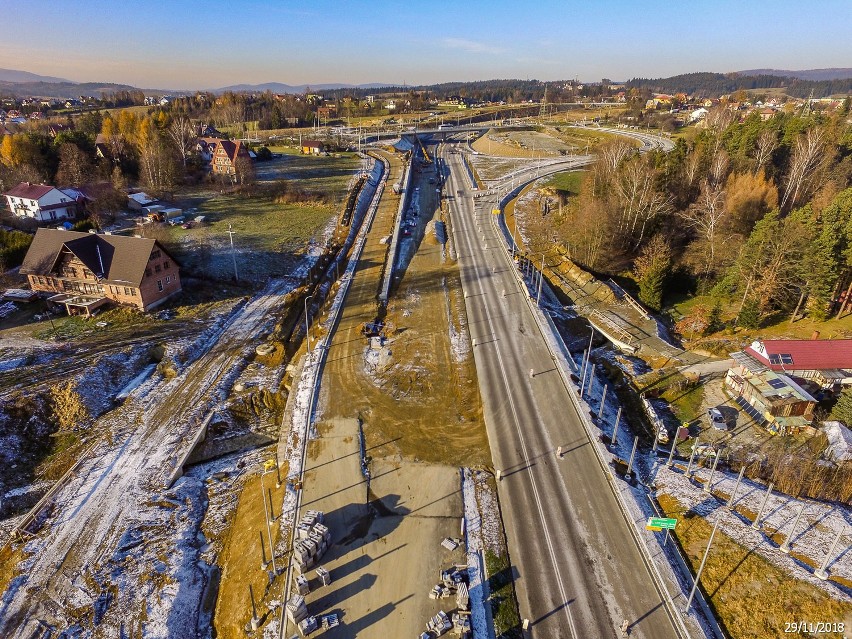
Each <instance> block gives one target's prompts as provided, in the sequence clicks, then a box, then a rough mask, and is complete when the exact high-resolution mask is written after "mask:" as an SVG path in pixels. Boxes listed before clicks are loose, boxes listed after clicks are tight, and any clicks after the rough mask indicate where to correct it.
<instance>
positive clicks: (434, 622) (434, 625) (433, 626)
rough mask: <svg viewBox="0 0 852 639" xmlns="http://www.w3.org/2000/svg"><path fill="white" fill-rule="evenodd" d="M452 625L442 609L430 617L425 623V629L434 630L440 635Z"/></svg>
mask: <svg viewBox="0 0 852 639" xmlns="http://www.w3.org/2000/svg"><path fill="white" fill-rule="evenodd" d="M452 627H453V624H452V622H451V621H450V618H449V617H448V616H447V613H446V612H444V611H443V610H441V611H439V612H438V614H437V615H435V616H434V617H432V618H431V619H430V620H429V622H428V623H427V624H426V629H427V630H430V631H431V632H434V633H435V635H436V636H438V637H440V636H441V635H443V634H444V633H445V632H447V631H448V630H450V629H451V628H452Z"/></svg>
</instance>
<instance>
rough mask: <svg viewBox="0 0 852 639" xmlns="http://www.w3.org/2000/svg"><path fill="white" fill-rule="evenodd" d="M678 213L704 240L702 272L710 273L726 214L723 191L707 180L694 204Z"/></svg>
mask: <svg viewBox="0 0 852 639" xmlns="http://www.w3.org/2000/svg"><path fill="white" fill-rule="evenodd" d="M678 215H679V216H680V217H681V218H682V219H683V220H684V221H685V222H686V224H687V226H689V227H690V228H693V229H695V230H696V231H697V232H698V233H699V234H700V235H701V236H702V237H703V238H704V240H706V246H707V256H706V259H705V262H704V264H705V266H704V274H705V275H708V274H710V273H712V272H713V270H714V269H715V267H716V245H717V243H718V242H719V241H720V237H719V235H720V232H721V229H722V226H723V223H724V219H725V217H726V215H727V210H726V208H725V191H724V190H722V189H721V188H718V187H714V186H713V185H712V184H711V183H710V181H709V180H708V181H705V183H704V185H703V186H702V188H701V193H700V194H699V196H698V199H697V200H696V202H695V204H693V205H692V206H691V207H689V208H688V209H687V210H686V211H683V212H679V213H678Z"/></svg>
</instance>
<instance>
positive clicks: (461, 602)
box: [456, 582, 470, 610]
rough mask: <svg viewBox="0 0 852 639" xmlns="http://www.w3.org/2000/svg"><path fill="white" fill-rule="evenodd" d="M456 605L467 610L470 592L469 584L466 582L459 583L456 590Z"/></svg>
mask: <svg viewBox="0 0 852 639" xmlns="http://www.w3.org/2000/svg"><path fill="white" fill-rule="evenodd" d="M456 605H457V606H458V607H459V608H460V609H462V610H467V607H468V605H470V593H469V592H468V590H467V584H466V583H464V582H462V583H460V584H459V588H458V590H457V591H456Z"/></svg>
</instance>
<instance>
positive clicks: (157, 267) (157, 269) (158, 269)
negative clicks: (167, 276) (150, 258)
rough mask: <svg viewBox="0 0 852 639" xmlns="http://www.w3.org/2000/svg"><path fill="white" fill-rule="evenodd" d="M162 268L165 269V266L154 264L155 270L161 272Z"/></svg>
mask: <svg viewBox="0 0 852 639" xmlns="http://www.w3.org/2000/svg"><path fill="white" fill-rule="evenodd" d="M162 270H163V267H162V266H160V265H159V264H155V265H154V272H156V273H159V272H160V271H162Z"/></svg>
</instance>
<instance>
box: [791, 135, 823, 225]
mask: <svg viewBox="0 0 852 639" xmlns="http://www.w3.org/2000/svg"><path fill="white" fill-rule="evenodd" d="M825 146H826V133H825V130H824V129H822V128H819V127H814V128H811V129H808V130H807V131H806V132H805V133H802V134H801V135H800V136H799V137H798V138H796V143H795V145H794V146H793V154H792V156H791V157H790V168H789V170H788V172H787V177H786V179H785V181H784V195H783V196H782V197H781V210H782V211H789V210H790V209H792V208H793V207H794V206H795V205H796V204H797V203H799V202H800V201H802V200H804V199H805V198H806V197H807V196H808V195H810V194H811V193H812V192H813V190H814V182H815V179H814V178H815V177H816V175H817V174H818V172H819V168H820V166H821V165H822V163H823V161H824V159H825V154H824V152H825Z"/></svg>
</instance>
